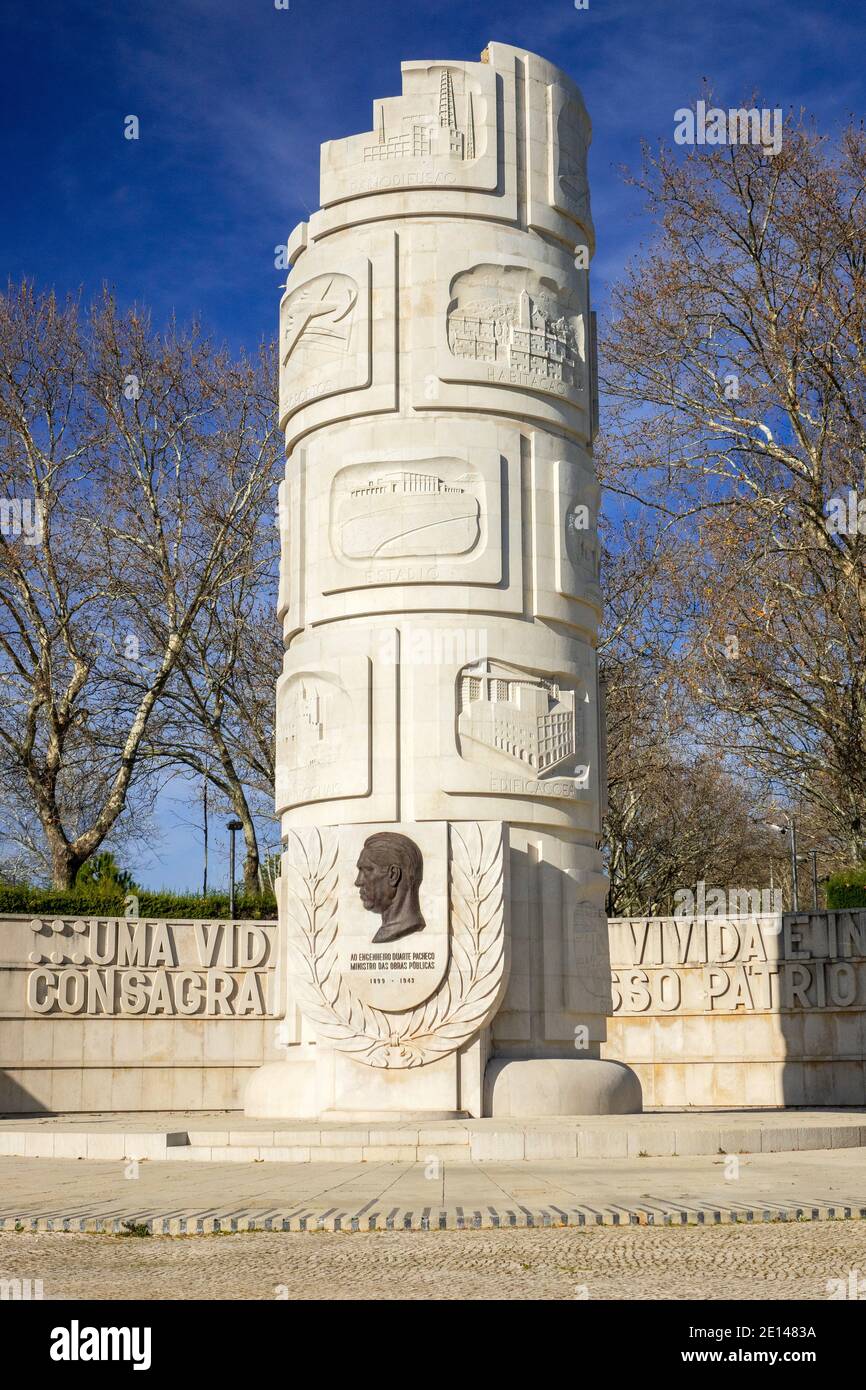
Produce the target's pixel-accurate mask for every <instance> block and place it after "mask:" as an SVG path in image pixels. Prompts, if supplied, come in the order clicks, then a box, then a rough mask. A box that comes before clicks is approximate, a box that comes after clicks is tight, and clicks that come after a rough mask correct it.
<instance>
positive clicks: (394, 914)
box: [355, 830, 427, 943]
mask: <svg viewBox="0 0 866 1390" xmlns="http://www.w3.org/2000/svg"><path fill="white" fill-rule="evenodd" d="M423 875H424V860H423V858H422V855H421V851H420V849H419V848H418V846H417V845H416V844H414V843H413V842H412V840H410V839H409V838H408V836H406V835H399V834H397V832H396V831H390V830H382V831H379V832H378V833H377V834H376V835H370V836H369V837H368V838H367V839H366V840H365V841H364V848H363V849H362V850H361V853H360V855H359V856H358V877H357V878H356V879H355V887H356V888H357V889H359V891H360V897H361V902H362V903H363V905H364V907H365V908H366V910H367V911H368V912H379V913H381V916H382V925H381V926H380V927H379V930H378V931H377V932H376V935H375V936H374V937H373V941H374V943H375V942H382V941H396V940H397V939H398V937H401V936H408V935H409V934H410V932H415V931H423V930H424V928H425V927H426V925H427V923H426V922H425V921H424V918H423V916H422V915H421V907H420V904H419V902H418V889H419V887H420V884H421V879H422V878H423Z"/></svg>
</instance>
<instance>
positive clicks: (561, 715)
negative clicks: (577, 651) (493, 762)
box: [457, 658, 577, 773]
mask: <svg viewBox="0 0 866 1390" xmlns="http://www.w3.org/2000/svg"><path fill="white" fill-rule="evenodd" d="M457 703H458V714H457V731H458V735H459V738H460V744H461V752H464V746H463V745H464V740H465V741H466V743H468V744H470V745H471V744H475V745H477V746H482V747H485V748H492V749H495V750H496V752H498V753H502V754H505V755H506V756H507V757H509V758H512V759H514V761H515V762H518V763H522V764H523V765H524V766H525V767H528V768H531V769H532V771H533V772H535V773H544V772H548V771H550V770H551V769H553V768H556V767H560V766H561V765H562V764H564V763H566V762H568V760H569V759H572V758H574V756H575V754H576V752H577V721H576V711H575V692H574V691H573V690H568V689H565V688H563V686H562V685H561V684H560V682H559V681H557V680H554V679H548V678H547V677H544V676H539V675H537V674H536V673H535V672H532V671H524V670H522V669H520V668H519V667H516V666H509V665H506V664H505V663H504V662H501V661H493V660H491V659H489V658H485V659H484V660H483V661H478V662H475V663H473V664H472V665H469V666H464V668H463V670H462V671H461V672H460V675H459V677H458V682H457Z"/></svg>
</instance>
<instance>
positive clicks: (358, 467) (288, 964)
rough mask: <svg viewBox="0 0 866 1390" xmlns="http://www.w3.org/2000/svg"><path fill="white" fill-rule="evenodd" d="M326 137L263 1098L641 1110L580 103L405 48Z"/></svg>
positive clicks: (562, 80) (418, 1108)
mask: <svg viewBox="0 0 866 1390" xmlns="http://www.w3.org/2000/svg"><path fill="white" fill-rule="evenodd" d="M402 70H403V92H402V95H401V96H397V97H386V98H384V99H382V100H377V101H376V102H374V106H373V118H372V128H371V129H370V130H369V131H367V132H365V133H364V134H361V135H353V136H349V137H348V138H347V139H343V140H336V141H332V142H330V143H328V144H326V145H324V146H323V147H322V163H321V202H322V207H321V210H320V211H318V212H316V213H314V214H313V216H312V217H311V218H310V221H309V223H302V224H301V225H300V226H299V227H297V228H296V229H295V231H294V233H293V234H292V236H291V237H290V239H289V243H288V249H289V259H290V262H291V267H292V268H291V274H290V275H289V278H288V282H287V286H286V293H285V296H284V298H283V301H282V304H281V309H280V364H281V366H280V416H281V424H282V426H283V427H284V428H285V431H286V447H287V454H288V463H287V468H286V479H285V482H284V484H283V485H282V489H281V499H280V517H281V529H282V541H283V556H282V580H281V591H280V617H281V619H282V622H283V632H284V639H285V644H286V657H285V665H284V669H283V674H282V677H281V679H280V682H279V686H278V691H277V740H278V773H277V789H276V790H277V800H276V805H277V810H278V812H279V814H280V815H281V817H282V835H283V856H282V873H281V878H280V896H279V902H280V918H281V927H282V934H283V953H284V954H283V963H282V967H281V979H282V985H283V989H284V991H285V993H284V997H283V998H282V1000H281V1011H282V1009H284V1022H283V1023H282V1024H281V1025H280V1027H281V1033H280V1041H281V1043H282V1045H283V1046H284V1047H285V1056H286V1060H285V1061H284V1062H278V1063H269V1064H268V1065H266V1066H264V1067H262V1068H261V1069H260V1070H259V1071H258V1072H257V1073H255V1074H254V1076H253V1077H252V1079H251V1081H250V1083H249V1086H248V1089H247V1094H246V1109H247V1112H248V1113H249V1114H251V1115H258V1116H274V1117H277V1116H280V1117H282V1116H318V1115H333V1116H346V1117H353V1116H355V1117H358V1118H376V1117H377V1116H383V1117H388V1116H390V1117H396V1116H400V1115H406V1116H413V1115H419V1114H421V1115H425V1116H428V1117H429V1116H434V1115H437V1116H445V1115H455V1114H457V1115H459V1114H469V1115H473V1116H480V1115H491V1114H494V1115H528V1116H532V1115H551V1114H554V1115H559V1114H562V1115H569V1114H601V1113H608V1112H622V1111H630V1110H637V1109H639V1108H640V1087H639V1085H638V1083H637V1080H636V1078H635V1077H634V1075H633V1074H632V1073H631V1072H630V1071H629V1069H628V1068H627V1067H625V1066H623V1065H622V1064H620V1063H617V1062H613V1061H602V1060H599V1048H600V1044H601V1043H602V1041H603V1040H604V1038H605V1026H606V1018H607V1016H608V1015H609V1014H610V1012H611V985H610V959H609V951H608V941H607V931H606V922H605V914H604V900H605V889H606V880H605V878H604V875H603V872H602V864H601V859H600V856H599V852H598V843H599V835H600V826H601V816H602V802H603V797H604V778H605V774H604V763H603V745H602V736H601V733H600V722H601V713H600V709H599V688H598V677H597V664H596V651H595V641H596V633H597V629H598V622H599V615H600V611H601V594H600V589H599V571H598V561H599V548H598V539H597V532H596V519H597V508H598V501H599V488H598V485H597V483H596V481H595V476H594V472H593V465H592V457H591V444H592V435H593V422H594V415H595V375H594V360H593V320H592V315H591V312H590V302H589V275H588V262H589V256H590V254H591V251H592V247H593V228H592V222H591V219H590V209H589V190H588V186H587V178H586V158H587V147H588V145H589V139H590V123H589V119H588V117H587V114H586V110H585V108H584V105H583V101H582V98H581V96H580V93H579V91H578V90H577V88H576V87H575V86H574V84H573V83H572V82H571V81H570V79H569V78H568V77H566V76H565V75H564V74H563V73H562V72H560V71H559V70H558V69H556V68H554V67H552V66H551V65H550V64H549V63H547V62H545V61H544V60H543V59H542V58H538V57H536V56H535V55H534V54H530V53H525V52H523V51H522V50H519V49H516V48H511V47H509V46H508V45H506V44H499V43H491V44H490V46H489V48H488V49H487V50H486V52H485V53H484V54H482V56H481V60H480V61H479V62H473V63H462V62H451V61H437V62H409V63H404V64H403V65H402Z"/></svg>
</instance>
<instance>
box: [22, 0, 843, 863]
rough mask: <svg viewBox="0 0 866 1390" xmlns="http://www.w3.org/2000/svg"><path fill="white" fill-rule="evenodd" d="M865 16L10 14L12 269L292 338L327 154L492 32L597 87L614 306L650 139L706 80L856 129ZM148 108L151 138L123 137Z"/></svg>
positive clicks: (636, 225) (379, 7)
mask: <svg viewBox="0 0 866 1390" xmlns="http://www.w3.org/2000/svg"><path fill="white" fill-rule="evenodd" d="M859 8H860V7H859V6H858V4H857V3H856V0H855V3H854V4H851V3H850V0H849V3H842V0H822V3H821V4H807V3H804V0H788V3H783V0H726V2H725V3H724V4H716V5H710V6H697V5H691V4H683V3H673V0H644V2H643V3H641V0H589V9H588V10H576V9H575V8H574V3H573V0H532V3H527V0H522V3H511V0H497V3H495V4H490V3H472V4H457V3H454V0H437V3H435V4H431V3H428V4H426V5H415V6H412V5H410V4H407V3H406V0H403V3H400V2H399V0H378V3H376V4H375V5H371V4H352V3H347V0H290V8H289V9H288V10H282V9H277V8H276V7H275V5H274V3H273V0H171V3H169V0H160V3H155V2H154V0H136V3H134V4H116V3H114V4H109V3H107V0H104V3H102V4H96V3H89V4H88V3H83V2H82V0H39V3H37V4H33V3H32V2H31V3H25V0H14V3H12V2H11V0H7V3H6V5H5V6H4V10H3V16H2V20H0V34H2V43H3V53H4V59H5V61H4V81H3V84H2V89H0V111H2V117H0V141H2V145H0V158H2V169H3V175H4V177H3V183H4V187H5V192H6V199H5V202H6V207H5V210H4V217H3V219H2V224H0V253H2V254H0V267H2V268H3V270H5V272H6V275H7V276H8V277H11V278H12V279H13V280H17V279H20V278H21V277H22V276H27V277H28V278H32V279H33V280H34V281H35V282H36V283H37V285H38V286H40V287H43V286H48V285H54V286H56V287H57V289H58V290H60V291H62V292H65V291H66V290H67V289H73V290H77V289H78V288H79V287H81V288H82V289H83V291H84V293H85V296H88V295H90V294H92V293H94V292H96V291H97V290H98V288H99V286H100V285H101V283H102V282H103V281H107V282H108V283H109V284H110V285H112V286H113V288H114V290H115V292H116V294H117V296H118V298H119V300H120V301H121V303H123V304H126V303H129V302H132V301H133V300H138V301H140V302H143V303H146V304H148V305H150V307H151V308H152V309H153V311H154V316H155V319H156V321H157V322H159V321H161V320H163V319H165V318H167V317H168V316H169V315H170V314H171V313H172V312H173V311H176V312H177V314H178V316H179V317H180V318H181V319H189V318H191V317H193V316H200V317H201V318H202V320H203V321H204V323H205V324H207V325H208V326H209V327H210V328H211V329H212V330H213V332H214V333H215V335H216V336H217V337H218V338H225V339H226V340H227V341H228V342H229V343H230V344H231V345H233V346H235V347H238V346H240V345H245V346H248V347H252V346H254V345H255V344H256V343H257V342H258V341H259V340H260V339H261V338H263V337H270V336H271V335H272V334H273V333H275V331H276V319H277V305H278V300H279V284H280V281H281V280H284V279H285V272H283V273H282V274H280V272H279V271H278V270H276V269H275V267H274V247H275V246H276V245H277V244H278V243H280V242H284V241H285V239H286V236H287V235H288V233H289V231H290V230H291V228H292V227H293V226H294V225H295V223H296V222H298V221H300V220H302V219H304V218H305V217H307V216H308V214H309V212H310V211H311V210H313V209H314V208H315V207H316V206H317V202H318V164H319V154H318V151H319V145H320V143H321V142H322V141H324V140H327V139H332V138H336V137H339V136H342V135H347V134H351V133H354V132H356V131H361V130H367V129H369V128H370V123H371V114H372V102H373V99H374V97H379V96H386V95H394V94H396V93H398V92H399V90H400V61H401V59H410V58H419V59H420V58H430V59H436V58H457V59H466V58H469V59H472V58H476V57H477V56H478V54H479V53H480V52H481V50H482V49H483V48H484V47H485V46H486V44H487V42H488V41H489V40H491V39H498V40H500V41H502V42H505V43H512V44H515V45H517V46H519V47H523V48H527V49H530V50H532V51H534V52H537V53H540V54H542V55H543V56H544V57H546V58H549V59H550V60H551V61H553V62H555V63H557V64H558V65H559V66H560V67H562V68H564V69H565V70H566V71H567V72H569V73H570V75H571V76H572V77H573V78H574V79H575V80H576V82H577V83H578V85H579V86H580V87H581V89H582V91H583V95H584V99H585V101H586V104H587V107H588V109H589V112H590V116H591V117H592V121H593V127H594V133H593V145H592V152H591V157H590V180H591V189H592V203H593V214H594V219H595V223H596V230H597V233H598V254H597V257H596V260H595V262H594V265H593V272H594V294H595V298H596V302H597V303H599V304H601V305H602V306H603V302H604V289H605V285H606V284H607V283H609V282H610V281H611V280H614V279H616V277H617V276H618V274H619V273H620V270H621V268H622V266H623V264H624V262H625V260H626V259H627V258H628V257H629V256H630V255H633V254H634V253H635V252H636V251H637V250H638V249H639V247H640V245H641V243H642V242H645V241H646V239H647V236H648V231H649V229H648V228H647V226H646V223H645V222H644V220H643V217H642V209H641V204H640V198H639V196H638V195H636V194H635V193H634V192H633V191H632V190H629V189H627V188H625V187H624V186H623V184H622V181H621V177H620V173H619V170H620V167H621V166H622V165H624V164H626V165H631V166H632V167H634V166H636V165H637V163H638V161H639V158H640V142H641V140H642V139H649V140H650V141H652V142H655V141H656V140H658V139H659V138H665V139H667V140H670V139H671V137H672V134H673V127H674V111H675V110H676V109H677V108H678V107H680V106H684V105H688V104H689V103H690V102H692V101H694V99H695V98H696V97H698V96H700V94H701V88H702V83H703V81H704V79H707V80H709V81H710V82H711V84H712V87H713V91H714V93H715V96H716V99H717V100H718V102H719V104H720V105H722V106H728V105H740V104H741V103H742V101H743V100H744V99H746V98H749V99H750V98H751V96H752V94H753V93H754V92H758V93H759V94H760V102H759V103H758V104H760V105H765V106H769V107H777V106H780V107H782V108H783V109H784V110H787V109H788V108H789V107H794V108H795V109H798V108H799V107H800V106H804V107H806V108H807V109H808V110H809V111H810V112H811V113H812V114H813V115H814V117H815V118H816V121H817V123H818V125H819V127H821V128H823V129H829V130H832V129H835V128H837V127H838V126H839V125H840V124H843V123H844V122H845V121H846V119H847V117H848V116H849V114H852V113H853V114H856V115H857V117H858V119H859V117H860V115H861V114H862V110H863V104H864V103H863V99H862V93H863V79H862V54H863V51H864V29H866V24H864V22H863V20H862V18H858V13H857V11H858V9H859ZM861 13H862V11H861ZM130 114H134V115H137V116H138V118H139V122H140V138H139V139H138V140H137V141H131V140H126V139H124V136H123V130H124V118H125V117H126V116H127V115H130ZM174 814H175V813H174V811H173V809H172V807H171V806H170V805H169V803H168V802H167V801H166V802H165V803H164V817H163V819H164V827H165V831H166V834H165V841H164V844H163V846H162V851H161V858H160V859H159V860H156V859H155V860H154V862H153V864H152V866H151V868H150V869H149V870H148V871H147V872H144V873H142V874H141V875H140V876H141V878H142V880H143V881H144V882H146V883H148V884H150V885H154V886H155V885H159V884H166V885H169V886H184V885H186V884H188V883H192V882H194V881H196V880H197V879H198V877H199V869H198V862H199V859H200V850H199V847H198V842H197V840H196V838H195V834H194V832H193V831H192V830H191V829H190V828H189V827H188V826H187V825H185V824H182V823H177V824H175V822H174V820H173V817H174ZM186 819H187V817H186V816H184V821H185V820H186ZM215 830H217V828H216V827H215ZM219 847H220V846H219V831H217V844H216V845H215V846H214V848H215V849H216V850H217V851H218V850H219ZM193 866H194V867H193Z"/></svg>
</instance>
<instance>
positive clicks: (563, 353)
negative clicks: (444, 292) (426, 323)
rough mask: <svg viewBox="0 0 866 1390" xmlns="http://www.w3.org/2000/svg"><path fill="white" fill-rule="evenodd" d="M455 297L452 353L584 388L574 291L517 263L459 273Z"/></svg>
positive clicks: (583, 352) (451, 317)
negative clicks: (566, 289) (564, 288)
mask: <svg viewBox="0 0 866 1390" xmlns="http://www.w3.org/2000/svg"><path fill="white" fill-rule="evenodd" d="M451 296H452V297H451V303H450V305H449V308H448V346H449V348H450V350H451V353H452V354H453V356H454V357H457V358H468V359H470V360H471V361H474V362H489V363H495V364H497V365H498V366H500V367H504V368H507V369H508V370H509V371H513V372H519V373H529V374H530V375H537V376H541V377H546V378H548V379H549V380H551V381H555V382H562V383H564V384H566V385H569V386H573V387H576V388H580V387H582V385H583V381H584V367H585V361H586V333H585V325H584V319H583V315H582V313H580V312H579V310H578V307H577V305H576V304H575V303H574V301H573V295H572V294H571V293H569V292H564V291H561V290H560V289H559V288H558V287H557V286H556V285H555V284H554V282H553V281H552V280H550V279H548V278H546V277H542V276H539V275H536V274H534V272H532V271H529V270H525V269H522V268H521V267H519V266H495V265H480V266H475V267H474V268H473V269H472V270H470V271H466V272H465V273H463V274H461V275H458V276H457V277H456V279H455V280H454V282H453V283H452V286H451Z"/></svg>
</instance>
